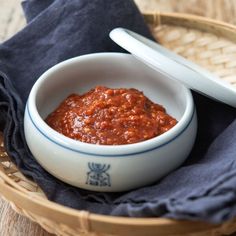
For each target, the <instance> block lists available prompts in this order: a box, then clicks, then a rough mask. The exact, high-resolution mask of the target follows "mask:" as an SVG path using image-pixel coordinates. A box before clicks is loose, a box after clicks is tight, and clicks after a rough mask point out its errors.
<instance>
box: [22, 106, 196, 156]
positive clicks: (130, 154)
mask: <svg viewBox="0 0 236 236" xmlns="http://www.w3.org/2000/svg"><path fill="white" fill-rule="evenodd" d="M26 110H27V112H28V115H29V117H30V120H31V122H32V124H33V125H34V126H35V128H36V129H37V130H38V131H39V132H40V133H41V134H42V135H43V136H44V137H45V138H47V139H48V140H50V141H51V142H52V143H54V144H56V145H58V146H60V147H63V148H65V149H68V150H70V151H73V152H77V153H81V154H85V155H90V156H91V155H92V156H101V157H125V156H132V155H137V154H143V153H146V152H150V151H153V150H155V149H158V148H161V147H163V146H165V145H167V144H168V143H170V142H172V141H174V140H175V139H177V138H178V137H179V136H180V135H181V134H182V133H183V132H184V131H185V130H186V129H187V128H188V126H189V125H190V123H191V122H192V120H193V117H194V114H195V112H196V110H195V109H194V110H193V112H192V116H191V119H190V120H189V122H188V123H187V124H186V126H185V127H184V128H183V129H182V130H181V131H180V133H178V134H177V135H176V136H174V137H173V138H172V139H170V140H169V141H167V142H166V143H163V144H161V145H159V146H156V147H153V148H150V149H147V150H144V151H141V152H133V153H128V154H122V155H119V154H109V155H108V154H96V153H89V152H83V151H81V150H77V149H74V148H71V147H67V146H65V145H63V144H61V143H59V142H57V141H55V140H53V139H52V138H50V137H48V136H47V134H45V133H44V132H43V131H42V130H40V128H39V127H38V126H37V125H36V124H35V122H34V121H33V119H32V116H31V114H30V112H29V106H28V102H27V104H26ZM61 135H62V134H61Z"/></svg>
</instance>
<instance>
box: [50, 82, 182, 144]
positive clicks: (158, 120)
mask: <svg viewBox="0 0 236 236" xmlns="http://www.w3.org/2000/svg"><path fill="white" fill-rule="evenodd" d="M46 122H47V124H48V125H49V126H51V127H52V128H53V129H55V130H56V131H58V132H59V133H61V134H63V135H65V136H67V137H70V138H72V139H75V140H80V141H82V142H86V143H93V144H105V145H120V144H130V143H137V142H140V141H144V140H147V139H150V138H153V137H155V136H158V135H160V134H162V133H164V132H166V131H167V130H169V129H170V128H172V127H173V126H174V125H175V124H176V123H177V121H176V119H174V118H173V117H171V116H169V115H168V114H166V112H165V108H164V107H162V106H161V105H158V104H155V103H153V102H152V101H150V100H149V99H148V98H147V97H145V96H144V94H143V93H142V92H140V91H138V90H136V89H133V88H132V89H124V88H121V89H110V88H107V87H103V86H97V87H95V88H94V89H92V90H90V91H89V92H87V93H85V94H83V95H77V94H71V95H70V96H69V97H68V98H66V99H65V100H64V101H63V102H62V103H61V104H60V105H59V107H58V108H57V109H56V110H55V111H54V112H52V113H51V114H50V115H49V116H48V117H47V118H46Z"/></svg>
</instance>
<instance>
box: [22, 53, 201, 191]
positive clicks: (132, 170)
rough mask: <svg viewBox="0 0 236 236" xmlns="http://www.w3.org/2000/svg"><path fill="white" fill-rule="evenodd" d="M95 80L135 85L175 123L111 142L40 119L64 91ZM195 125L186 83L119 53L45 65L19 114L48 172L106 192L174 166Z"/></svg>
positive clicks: (92, 84) (79, 89)
mask: <svg viewBox="0 0 236 236" xmlns="http://www.w3.org/2000/svg"><path fill="white" fill-rule="evenodd" d="M96 85H104V86H107V87H111V88H121V87H123V88H136V89H139V90H141V91H143V92H144V94H145V95H146V96H147V97H148V98H150V99H151V100H152V101H153V102H156V103H159V104H161V105H163V106H164V107H165V108H166V110H167V113H168V114H170V115H172V116H173V117H175V118H176V119H177V120H178V123H177V125H176V126H175V127H173V128H172V129H170V130H169V131H167V132H166V133H164V134H162V135H160V136H158V137H155V138H152V139H150V140H147V141H143V142H139V143H135V144H127V145H114V146H110V145H95V144H88V143H82V142H80V141H76V140H72V139H70V138H67V137H65V136H63V135H62V134H59V133H58V132H56V131H55V130H53V129H52V128H50V127H49V126H48V125H47V124H46V123H45V122H44V119H45V117H46V116H47V115H48V114H49V113H50V112H52V111H53V110H54V109H55V108H56V107H57V106H58V105H59V104H60V102H62V100H63V99H65V98H66V97H67V96H68V95H69V94H71V93H79V94H81V93H84V92H87V91H89V90H90V89H91V88H94V87H95V86H96ZM196 127H197V119H196V112H195V108H194V103H193V99H192V95H191V92H190V91H189V89H187V88H186V87H184V86H183V85H181V84H180V83H178V82H176V81H174V80H172V79H169V78H167V77H165V76H163V75H161V74H158V72H156V71H155V70H152V69H150V68H149V67H147V66H146V65H144V64H143V63H141V62H139V61H138V60H136V59H135V58H134V57H133V56H132V55H128V54H122V53H97V54H90V55H85V56H80V57H76V58H72V59H69V60H67V61H64V62H62V63H60V64H58V65H56V66H54V67H52V68H51V69H49V70H48V71H46V72H45V73H44V74H43V75H42V76H41V77H40V78H39V79H38V80H37V82H36V83H35V85H34V86H33V88H32V90H31V93H30V95H29V98H28V102H27V106H26V110H25V119H24V128H25V137H26V141H27V144H28V146H29V149H30V150H31V152H32V154H33V156H34V157H35V158H36V160H37V161H38V162H39V163H40V164H41V165H42V166H43V167H44V168H45V169H46V170H47V171H48V172H50V173H51V174H52V175H54V176H55V177H57V178H58V179H61V180H62V181H64V182H66V183H69V184H71V185H74V186H77V187H80V188H84V189H89V190H95V191H108V192H112V191H125V190H129V189H133V188H137V187H141V186H144V185H147V184H151V183H153V182H155V181H157V180H158V179H160V178H161V177H163V176H164V175H166V174H167V173H169V172H170V171H172V170H174V169H175V168H177V167H178V166H179V165H180V164H181V163H183V162H184V160H185V159H186V158H187V156H188V155H189V153H190V151H191V149H192V146H193V143H194V140H195V136H196V130H197V128H196Z"/></svg>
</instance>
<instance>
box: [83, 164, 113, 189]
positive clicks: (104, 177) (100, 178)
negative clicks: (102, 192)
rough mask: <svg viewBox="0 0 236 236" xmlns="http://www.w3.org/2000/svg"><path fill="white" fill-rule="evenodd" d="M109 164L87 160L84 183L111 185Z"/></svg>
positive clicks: (102, 185) (101, 185)
mask: <svg viewBox="0 0 236 236" xmlns="http://www.w3.org/2000/svg"><path fill="white" fill-rule="evenodd" d="M110 167H111V165H110V164H101V163H94V162H89V163H88V168H89V171H88V172H87V180H86V184H88V185H94V186H99V187H105V186H108V187H110V186H111V180H110V175H109V173H108V170H109V169H110Z"/></svg>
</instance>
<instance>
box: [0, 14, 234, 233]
mask: <svg viewBox="0 0 236 236" xmlns="http://www.w3.org/2000/svg"><path fill="white" fill-rule="evenodd" d="M142 14H143V15H144V18H145V20H146V22H147V23H150V24H154V23H156V24H158V23H159V24H162V23H163V24H165V23H167V22H168V21H170V19H172V21H173V20H174V21H175V20H176V22H177V23H179V22H181V23H183V24H182V25H179V26H187V25H188V24H189V22H191V23H192V22H193V23H194V24H193V26H196V28H197V29H203V28H202V27H198V25H199V24H200V26H201V25H204V26H207V27H208V29H210V30H211V29H212V30H213V32H219V33H220V34H222V33H225V32H226V37H227V38H230V39H233V40H234V41H235V42H236V26H235V25H232V24H229V23H225V22H222V21H219V20H214V19H211V18H208V17H202V16H196V15H192V14H185V13H168V12H162V13H161V12H143V13H142ZM231 34H233V36H232V37H231V36H230V35H231ZM0 193H1V194H2V195H3V196H4V197H5V198H6V199H8V200H9V201H10V202H12V203H15V201H14V200H15V199H14V197H15V198H17V197H18V196H20V199H21V200H24V199H25V201H26V202H28V203H29V204H28V205H26V206H25V208H24V209H25V210H26V211H29V212H31V210H32V209H30V207H31V206H32V205H31V204H30V203H32V204H33V206H37V207H38V212H37V209H36V210H35V209H34V213H35V214H37V213H38V215H40V216H42V217H43V216H45V214H43V211H44V210H48V211H49V212H50V213H51V212H54V214H59V215H60V216H61V215H63V216H64V217H68V219H71V217H72V218H73V219H77V224H78V218H80V217H81V212H82V211H81V210H76V209H72V208H69V207H66V206H63V205H60V204H58V203H55V202H52V201H50V200H47V199H43V201H42V197H39V196H36V195H33V193H32V194H31V193H30V192H29V191H27V190H26V189H24V188H23V187H22V186H20V185H19V184H17V183H16V182H15V181H14V180H12V179H11V178H10V177H9V176H7V175H6V174H5V173H4V170H3V169H2V168H0ZM22 204H23V202H22ZM16 206H19V207H22V205H21V202H18V204H16ZM49 215H50V214H49ZM50 218H51V215H50ZM51 219H52V220H53V219H54V218H53V217H52V218H51ZM89 221H90V225H91V229H92V230H93V231H97V230H96V229H99V230H100V232H102V233H104V232H107V229H106V227H104V228H103V229H102V228H101V224H107V225H108V226H109V225H112V226H114V225H119V226H123V227H130V226H138V227H142V226H144V227H155V229H157V228H158V229H159V228H160V227H163V228H167V229H168V228H170V227H176V226H178V227H179V228H182V227H187V228H188V229H189V232H190V226H189V225H191V230H194V231H191V232H197V231H202V230H206V229H213V228H216V227H219V226H223V225H224V224H225V223H223V224H218V225H217V224H216V225H214V224H210V223H207V222H201V221H194V222H193V221H187V220H175V219H167V218H162V217H150V218H132V217H122V216H109V215H101V214H95V213H89ZM67 222H68V224H69V220H67ZM191 223H192V224H191ZM226 223H227V222H226ZM108 228H109V227H108ZM152 229H153V228H152ZM108 230H109V229H108ZM180 231H181V230H180ZM184 232H185V231H184ZM176 233H177V231H176ZM163 235H164V234H163Z"/></svg>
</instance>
